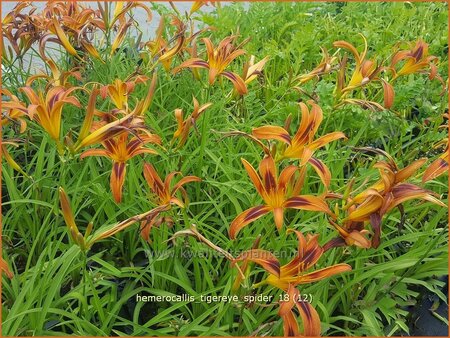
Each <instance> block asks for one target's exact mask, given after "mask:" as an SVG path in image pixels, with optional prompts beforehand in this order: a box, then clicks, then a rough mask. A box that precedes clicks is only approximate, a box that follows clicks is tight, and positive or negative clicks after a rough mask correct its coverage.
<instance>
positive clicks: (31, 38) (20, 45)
mask: <svg viewBox="0 0 450 338" xmlns="http://www.w3.org/2000/svg"><path fill="white" fill-rule="evenodd" d="M30 5H31V3H30V2H26V1H21V2H19V3H17V5H16V6H15V7H14V8H13V10H12V11H11V12H9V13H7V14H6V16H5V17H4V18H3V20H2V38H1V44H2V61H4V60H8V61H9V62H12V60H13V59H14V56H13V51H14V53H15V54H16V56H17V57H20V56H23V55H24V54H25V53H26V52H27V51H28V50H29V49H30V48H31V46H32V45H33V43H34V42H36V41H38V40H39V38H40V35H41V32H42V28H41V27H37V26H36V25H35V20H34V15H33V13H34V12H35V10H36V7H34V6H30ZM27 7H31V8H30V9H29V10H28V13H27V14H25V13H23V10H24V9H25V8H27ZM3 38H6V39H7V40H8V43H9V46H8V48H5V47H6V46H5V44H4V42H3ZM6 51H9V57H8V56H7V55H6Z"/></svg>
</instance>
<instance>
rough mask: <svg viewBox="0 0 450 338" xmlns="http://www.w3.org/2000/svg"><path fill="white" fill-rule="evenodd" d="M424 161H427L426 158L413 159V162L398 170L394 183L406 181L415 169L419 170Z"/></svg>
mask: <svg viewBox="0 0 450 338" xmlns="http://www.w3.org/2000/svg"><path fill="white" fill-rule="evenodd" d="M426 161H427V159H426V158H421V159H419V160H416V161H414V162H413V163H411V164H410V165H409V166H407V167H405V168H403V169H402V170H400V171H398V172H397V173H396V174H395V183H399V182H403V181H406V180H407V179H408V178H410V177H411V176H412V175H413V174H414V173H415V172H416V171H417V170H419V168H420V167H422V166H423V165H424V164H425V162H426Z"/></svg>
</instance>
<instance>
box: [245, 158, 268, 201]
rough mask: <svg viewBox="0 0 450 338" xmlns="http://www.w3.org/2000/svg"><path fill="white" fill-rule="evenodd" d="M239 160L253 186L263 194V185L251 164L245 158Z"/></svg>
mask: <svg viewBox="0 0 450 338" xmlns="http://www.w3.org/2000/svg"><path fill="white" fill-rule="evenodd" d="M241 162H242V164H243V165H244V167H245V170H246V171H247V174H248V176H249V177H250V179H251V180H252V182H253V185H254V186H255V188H256V190H257V191H258V193H259V194H260V195H261V196H263V195H264V187H263V185H262V182H261V179H260V178H259V175H258V173H257V172H256V170H255V169H254V168H253V166H252V165H251V164H250V163H249V162H248V161H247V160H245V159H243V158H241Z"/></svg>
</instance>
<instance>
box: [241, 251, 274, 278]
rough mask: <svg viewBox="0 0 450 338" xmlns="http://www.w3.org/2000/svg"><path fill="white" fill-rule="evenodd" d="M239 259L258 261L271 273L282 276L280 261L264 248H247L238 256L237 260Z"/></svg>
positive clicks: (257, 262)
mask: <svg viewBox="0 0 450 338" xmlns="http://www.w3.org/2000/svg"><path fill="white" fill-rule="evenodd" d="M239 261H250V262H253V263H256V264H258V265H260V266H261V267H262V268H263V269H264V270H266V271H267V272H269V273H270V274H272V275H275V276H280V262H279V261H278V259H277V258H276V257H275V256H274V255H273V254H272V253H270V252H269V251H266V250H262V249H251V250H247V251H244V252H243V253H241V254H240V255H239V256H238V257H236V259H235V262H239Z"/></svg>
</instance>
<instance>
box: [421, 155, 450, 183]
mask: <svg viewBox="0 0 450 338" xmlns="http://www.w3.org/2000/svg"><path fill="white" fill-rule="evenodd" d="M447 158H448V156H447ZM446 171H448V162H447V161H446V160H445V159H443V158H438V159H437V160H435V161H434V162H433V163H431V164H430V166H429V167H428V168H427V169H426V170H425V172H424V173H423V176H422V182H424V183H425V182H428V181H430V180H432V179H434V178H436V177H438V176H439V175H441V174H443V173H444V172H446Z"/></svg>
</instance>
